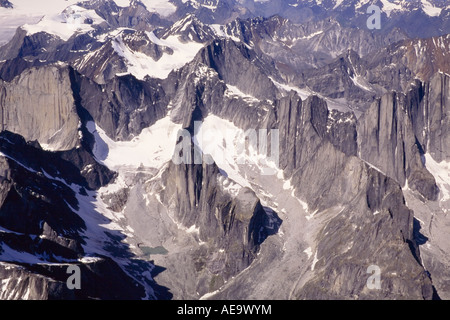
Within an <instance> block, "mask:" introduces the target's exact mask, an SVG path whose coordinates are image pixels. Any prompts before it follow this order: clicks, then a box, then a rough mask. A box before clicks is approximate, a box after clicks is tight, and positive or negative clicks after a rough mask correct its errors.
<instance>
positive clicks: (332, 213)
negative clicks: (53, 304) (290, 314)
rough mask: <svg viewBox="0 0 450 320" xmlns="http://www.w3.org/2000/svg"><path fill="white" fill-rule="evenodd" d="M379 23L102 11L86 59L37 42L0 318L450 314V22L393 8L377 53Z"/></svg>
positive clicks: (1, 150) (15, 72) (3, 235)
mask: <svg viewBox="0 0 450 320" xmlns="http://www.w3.org/2000/svg"><path fill="white" fill-rule="evenodd" d="M11 2H12V3H13V4H12V8H8V10H10V11H11V12H12V13H11V14H13V13H14V10H15V7H14V2H13V1H11ZM363 2H364V1H348V2H345V3H342V4H339V3H337V2H336V1H331V0H330V1H323V3H322V2H320V3H319V2H318V1H317V2H316V1H304V2H302V3H299V2H297V1H294V0H292V1H291V0H290V1H284V2H283V1H270V2H255V1H234V0H227V1H224V0H213V1H212V0H208V1H206V0H201V1H200V0H199V1H196V2H195V3H194V2H193V1H184V2H183V1H179V0H174V1H170V2H169V1H168V2H167V4H166V6H165V7H163V8H162V9H159V10H160V11H158V10H156V11H155V10H154V9H152V8H150V7H149V8H147V7H146V5H145V2H139V1H131V2H130V5H129V6H128V7H122V6H120V5H118V4H117V3H116V2H115V1H112V0H96V1H86V2H83V3H79V4H78V5H77V7H76V8H75V7H71V8H72V9H71V10H72V11H73V12H75V11H76V10H78V11H77V12H79V14H80V15H83V17H85V16H84V15H86V17H87V18H84V20H83V21H82V23H81V24H80V25H82V27H80V28H79V29H76V30H75V31H73V33H71V35H70V36H69V37H68V38H64V37H62V36H61V35H60V34H59V33H58V29H56V31H55V29H52V30H53V33H52V32H51V31H49V29H45V30H42V31H39V30H38V31H37V32H34V31H36V30H34V29H30V27H29V26H24V27H19V28H18V29H17V30H16V33H15V35H14V36H13V38H12V39H11V40H10V41H9V42H8V43H7V44H5V45H4V46H2V47H0V109H1V116H0V119H1V126H2V127H1V130H2V131H1V133H0V185H1V189H0V298H1V299H260V300H266V299H419V300H422V299H425V300H431V299H448V298H449V297H450V291H449V290H450V282H449V281H450V280H449V279H450V273H449V270H450V269H449V264H450V261H449V258H448V257H449V254H450V247H449V246H448V243H449V241H448V234H449V233H448V232H449V230H448V226H449V220H448V219H449V218H448V215H447V213H448V210H449V209H450V153H449V151H447V149H448V148H446V147H447V146H448V144H449V141H450V135H449V133H450V132H449V129H448V128H449V124H448V116H447V113H448V112H449V110H450V95H449V94H450V80H449V77H450V75H449V73H450V70H448V68H449V65H450V63H449V61H448V59H449V57H450V55H449V52H450V46H449V45H450V44H449V39H450V38H449V35H448V34H449V30H450V29H449V27H448V26H449V25H448V14H447V15H446V13H447V12H448V10H449V9H448V7H443V6H441V5H440V4H438V3H437V2H438V1H431V0H430V5H431V6H432V7H433V9H432V10H433V11H430V10H431V9H430V7H428V6H424V5H423V4H422V2H420V1H412V2H411V3H410V4H409V5H406V4H402V5H397V7H398V8H397V9H396V10H394V11H392V12H391V11H387V8H385V7H384V11H383V19H385V20H383V21H388V23H387V25H386V28H384V29H383V30H382V31H380V32H378V31H370V30H368V29H365V28H364V27H361V25H363V24H362V23H363V22H364V23H365V20H364V17H365V16H364V9H365V8H366V6H367V5H368V3H366V2H364V3H363ZM374 2H375V3H378V2H377V1H374ZM5 3H6V5H5ZM8 3H9V2H8V1H6V2H4V1H3V2H0V4H1V5H2V6H3V7H5V6H6V7H10V6H9V5H8ZM147 5H148V4H147ZM393 5H394V4H393ZM149 6H150V5H149ZM75 9H76V10H75ZM412 9H416V10H412ZM2 10H3V9H2ZM5 10H6V8H5ZM71 10H69V9H67V10H66V11H65V13H66V14H67V12H72V11H71ZM413 11H414V12H415V13H413ZM438 11H439V15H436V14H435V13H436V12H438ZM430 12H432V13H433V14H431V15H430ZM297 13H298V15H297ZM274 14H275V15H274ZM97 16H98V17H97ZM350 17H352V18H351V19H350ZM72 18H77V17H72ZM388 18H391V19H388ZM44 19H45V17H44ZM386 19H387V20H386ZM402 19H406V20H408V19H416V20H417V21H418V22H417V24H418V23H419V22H421V21H426V22H427V23H428V22H429V23H430V24H429V27H427V28H423V29H421V30H418V29H415V28H412V27H410V26H409V27H405V28H402V23H400V22H399V21H403V20H402ZM44 21H46V20H44ZM94 21H97V22H96V23H94ZM56 23H59V24H56ZM53 24H56V26H57V28H66V27H67V25H66V24H67V23H60V22H58V21H54V20H50V22H48V25H51V26H53ZM427 25H428V24H427ZM37 26H39V25H37ZM36 28H37V27H36ZM48 28H50V27H48ZM30 30H34V31H30ZM86 30H88V31H86ZM59 31H60V30H59ZM71 32H72V31H71ZM58 34H59V35H58ZM419 36H420V38H418V37H419ZM249 130H250V131H249ZM251 130H255V131H254V132H258V133H259V134H255V135H254V136H256V137H257V138H258V145H259V146H260V145H261V144H262V141H261V139H262V138H263V135H265V136H266V137H265V138H267V148H266V150H264V148H263V149H258V145H254V144H252V143H253V142H254V141H252V139H251V138H252V132H253V131H251ZM230 132H232V133H233V134H234V136H231V139H230V137H229V136H227V134H229V133H230ZM249 132H250V133H249ZM246 134H247V136H246ZM245 137H246V138H245ZM246 139H247V140H248V143H246ZM242 145H243V146H244V149H240V147H241V146H242ZM277 146H278V147H277ZM276 150H278V151H279V154H278V155H279V156H278V158H277V159H275V160H274V159H273V158H272V157H270V155H273V154H275V151H276ZM180 159H181V160H180ZM74 266H77V267H79V268H80V270H81V274H82V281H81V289H75V290H73V289H70V288H69V287H68V286H67V285H66V280H67V278H68V276H69V275H68V274H67V272H66V271H67V269H68V268H69V267H74ZM373 266H376V267H377V268H378V269H379V270H380V277H381V281H380V287H379V288H373V287H371V286H370V285H368V279H369V278H370V276H371V273H370V271H368V270H370V268H371V267H373Z"/></svg>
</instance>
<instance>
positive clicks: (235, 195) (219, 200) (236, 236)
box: [161, 150, 281, 294]
mask: <svg viewBox="0 0 450 320" xmlns="http://www.w3.org/2000/svg"><path fill="white" fill-rule="evenodd" d="M192 152H194V151H193V150H192ZM192 156H194V153H192ZM162 185H163V186H164V190H163V191H162V192H161V201H162V203H164V204H166V206H167V208H168V211H169V215H170V216H172V217H173V219H174V220H175V221H177V222H178V223H180V224H181V225H182V226H183V227H185V228H186V229H188V230H189V229H190V230H196V231H195V232H197V234H198V239H199V241H201V243H204V245H202V246H200V248H199V249H197V250H196V252H195V253H194V254H193V259H194V260H195V261H196V262H195V270H196V272H197V273H198V274H197V275H196V277H195V278H198V279H207V280H208V283H209V285H208V286H204V285H201V283H202V282H204V281H206V280H198V279H197V280H194V281H197V282H198V283H199V284H200V285H198V286H197V290H198V291H199V292H203V294H204V293H207V292H208V291H211V290H212V291H214V290H216V289H218V288H219V287H218V286H217V285H220V284H223V282H224V281H225V282H226V281H228V280H229V279H230V278H231V277H233V276H235V275H236V274H238V273H239V272H241V271H242V270H244V269H245V268H247V267H248V266H249V265H250V264H251V263H252V261H253V260H254V259H255V258H256V255H257V253H258V250H259V246H260V245H261V243H262V242H263V241H264V240H265V239H266V238H267V237H268V236H269V235H270V234H273V233H274V230H277V229H278V227H279V225H280V224H281V220H280V219H279V218H278V217H277V216H276V214H275V213H273V212H266V211H265V209H264V208H263V206H262V205H261V202H260V200H259V199H258V197H257V196H256V195H255V193H254V191H252V190H251V189H249V188H244V187H241V186H239V185H238V184H236V183H235V182H234V181H232V180H231V179H229V178H227V176H226V175H224V174H223V173H221V172H220V171H219V168H218V167H217V165H216V164H207V163H205V162H203V163H202V164H197V165H195V164H181V165H177V164H174V163H173V162H171V163H170V164H169V165H168V167H167V169H166V170H165V171H164V172H163V173H162ZM230 190H233V191H230ZM275 232H276V231H275ZM219 250H220V254H219V255H217V251H219ZM219 279H220V281H219ZM191 281H192V280H191ZM216 282H217V283H216Z"/></svg>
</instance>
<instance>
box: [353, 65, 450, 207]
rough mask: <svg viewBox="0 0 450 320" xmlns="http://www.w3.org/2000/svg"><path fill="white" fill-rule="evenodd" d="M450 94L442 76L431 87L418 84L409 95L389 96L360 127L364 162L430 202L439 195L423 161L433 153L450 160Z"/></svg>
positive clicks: (430, 83)
mask: <svg viewBox="0 0 450 320" xmlns="http://www.w3.org/2000/svg"><path fill="white" fill-rule="evenodd" d="M448 88H449V84H448V76H447V75H445V74H442V73H438V74H436V75H435V76H434V77H433V78H432V79H431V80H430V82H429V83H425V84H422V83H420V82H418V81H417V82H416V83H415V84H414V86H413V87H412V89H411V90H410V91H409V92H408V93H407V94H406V95H403V94H396V93H389V94H386V95H384V96H383V97H382V98H381V99H379V100H378V101H376V102H374V103H373V104H372V106H371V107H370V108H369V109H368V110H367V112H366V113H365V114H364V115H363V116H362V117H361V119H360V121H359V124H358V144H359V150H360V151H359V152H360V156H361V158H362V159H364V160H366V161H367V162H369V163H371V164H373V165H374V166H376V167H377V168H379V169H380V170H381V171H383V172H384V173H385V174H386V175H388V176H389V177H392V178H394V179H395V180H397V181H398V182H399V183H400V184H401V185H405V183H406V181H408V185H409V186H410V187H411V188H413V189H414V190H417V191H419V193H420V194H421V195H422V196H424V197H425V198H426V199H429V200H436V199H437V196H438V193H439V190H438V187H437V185H436V181H435V178H434V177H433V176H432V175H431V174H430V173H429V172H428V170H427V169H426V168H425V163H424V161H423V159H422V157H423V155H424V154H425V153H427V152H428V153H430V154H431V155H432V156H433V158H434V159H436V161H438V162H440V161H442V160H445V159H448V156H447V153H446V151H445V149H446V148H442V146H444V145H446V144H447V142H448V137H449V135H448V134H447V129H446V128H447V126H446V125H445V123H446V122H445V121H446V119H447V117H446V112H447V111H446V110H447V109H448V105H449V103H450V102H449V98H448V92H449V91H448Z"/></svg>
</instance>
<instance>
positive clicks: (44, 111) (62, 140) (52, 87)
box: [0, 66, 79, 150]
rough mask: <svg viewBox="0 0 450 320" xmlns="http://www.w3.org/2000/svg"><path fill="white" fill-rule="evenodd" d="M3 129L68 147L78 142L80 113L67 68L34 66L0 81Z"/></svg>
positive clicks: (47, 143)
mask: <svg viewBox="0 0 450 320" xmlns="http://www.w3.org/2000/svg"><path fill="white" fill-rule="evenodd" d="M0 108H1V125H2V130H9V131H12V132H16V133H18V134H21V135H22V136H24V137H25V139H26V140H30V141H31V140H37V141H39V143H40V144H42V145H47V146H48V147H49V148H51V149H57V150H67V149H71V148H73V147H75V146H76V145H77V142H78V135H77V134H76V132H77V127H78V122H79V120H78V115H77V112H76V107H75V101H74V98H73V94H72V90H71V82H70V77H69V69H68V68H58V67H57V66H51V67H45V68H32V69H28V70H26V71H25V72H23V73H22V74H21V75H19V76H17V77H16V78H14V79H13V80H11V82H6V81H0Z"/></svg>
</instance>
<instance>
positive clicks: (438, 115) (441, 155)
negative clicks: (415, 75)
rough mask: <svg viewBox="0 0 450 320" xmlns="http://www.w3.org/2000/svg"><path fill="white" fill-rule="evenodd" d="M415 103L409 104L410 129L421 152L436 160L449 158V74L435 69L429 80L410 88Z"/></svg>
mask: <svg viewBox="0 0 450 320" xmlns="http://www.w3.org/2000/svg"><path fill="white" fill-rule="evenodd" d="M413 92H414V94H415V95H416V97H417V98H416V99H418V98H420V97H421V95H423V97H422V99H419V100H418V102H419V103H415V104H411V109H410V112H411V117H413V119H414V132H415V134H416V137H417V139H418V140H419V142H420V144H421V146H422V148H423V150H424V152H428V153H430V154H431V156H432V157H433V158H434V159H435V160H436V161H437V162H441V161H442V160H448V159H450V151H449V150H448V148H447V146H448V145H449V143H450V132H449V130H450V129H449V116H448V115H449V110H450V76H449V75H448V74H444V73H436V74H435V75H434V76H433V77H432V78H431V80H430V81H429V82H428V83H426V84H424V85H422V86H420V85H419V86H418V87H417V88H416V89H415V90H414V91H413Z"/></svg>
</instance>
